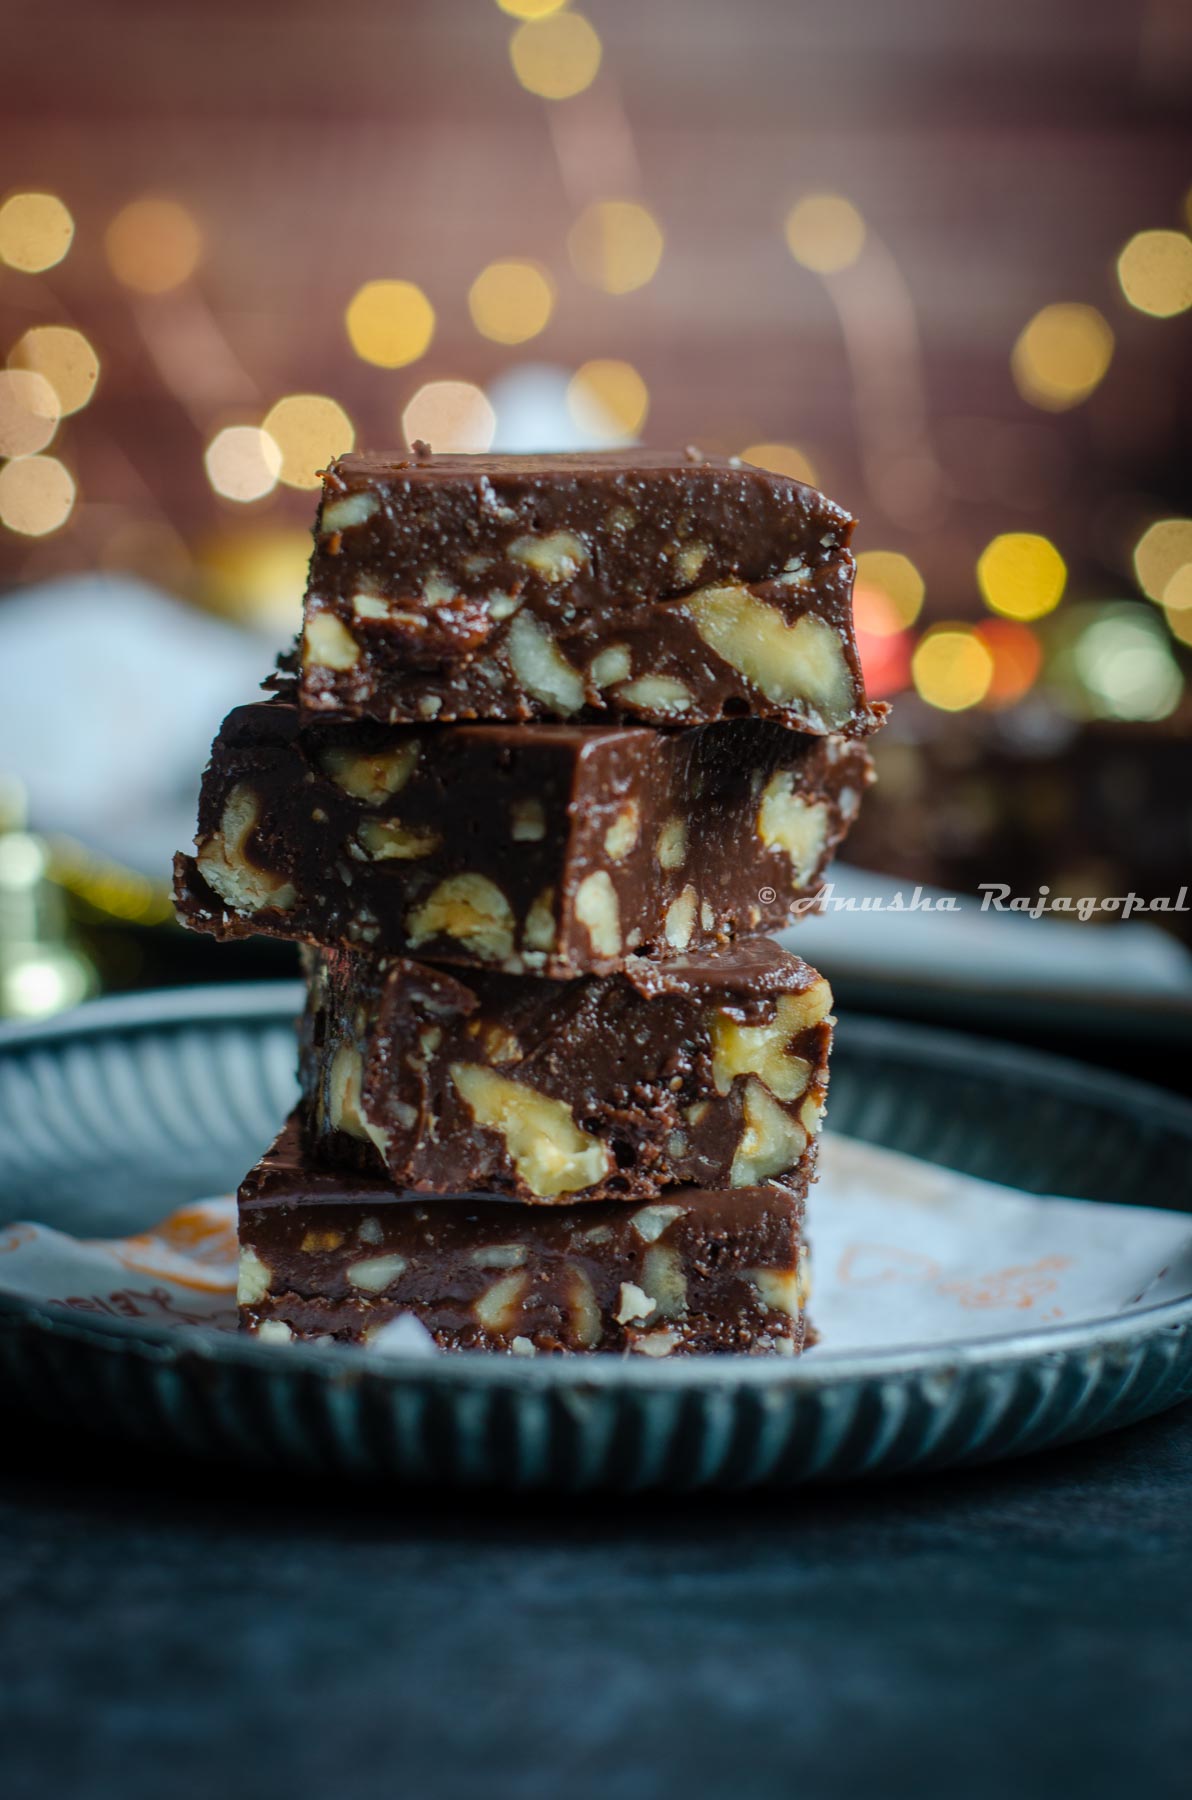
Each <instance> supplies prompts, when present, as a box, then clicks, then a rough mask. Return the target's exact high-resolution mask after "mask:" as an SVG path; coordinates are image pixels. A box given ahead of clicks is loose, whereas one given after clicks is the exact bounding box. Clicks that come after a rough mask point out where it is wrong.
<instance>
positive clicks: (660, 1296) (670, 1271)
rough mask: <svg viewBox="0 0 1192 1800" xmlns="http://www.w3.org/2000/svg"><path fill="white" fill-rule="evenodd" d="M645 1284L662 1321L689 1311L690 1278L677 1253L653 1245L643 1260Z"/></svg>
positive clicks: (675, 1317) (668, 1247)
mask: <svg viewBox="0 0 1192 1800" xmlns="http://www.w3.org/2000/svg"><path fill="white" fill-rule="evenodd" d="M642 1284H643V1286H644V1287H645V1290H646V1292H647V1294H649V1295H650V1296H651V1298H652V1299H653V1300H655V1301H656V1303H657V1306H658V1317H659V1318H660V1319H677V1318H678V1317H679V1315H680V1314H681V1313H684V1312H686V1310H687V1277H686V1276H685V1275H684V1273H683V1264H682V1261H681V1259H680V1257H679V1252H678V1251H677V1250H673V1249H671V1247H670V1245H669V1244H652V1245H651V1247H650V1248H649V1249H648V1250H647V1251H646V1254H645V1255H644V1256H643V1257H642Z"/></svg>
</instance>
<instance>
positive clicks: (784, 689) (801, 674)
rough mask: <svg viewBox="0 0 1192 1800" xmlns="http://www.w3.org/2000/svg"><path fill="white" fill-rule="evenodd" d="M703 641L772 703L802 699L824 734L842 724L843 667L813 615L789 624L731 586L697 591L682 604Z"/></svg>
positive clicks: (845, 711)
mask: <svg viewBox="0 0 1192 1800" xmlns="http://www.w3.org/2000/svg"><path fill="white" fill-rule="evenodd" d="M686 605H687V607H688V609H689V610H690V612H691V615H692V617H693V618H694V620H695V627H696V630H697V631H698V632H699V634H700V636H701V637H702V638H703V640H704V642H705V643H706V644H707V645H708V646H709V647H710V648H711V649H713V650H715V652H716V654H717V656H719V657H721V658H722V659H723V660H724V661H725V662H726V663H728V665H729V667H730V668H732V669H736V670H737V671H738V672H739V673H740V674H742V675H743V676H744V677H745V679H746V680H747V681H749V682H750V683H752V685H753V686H754V687H756V688H758V689H759V690H760V692H761V693H763V694H764V695H765V696H766V698H767V699H768V700H772V701H774V702H775V703H776V704H777V705H789V704H790V703H791V702H793V701H800V700H802V701H805V702H807V703H808V705H809V708H812V709H814V714H815V718H816V720H817V722H818V723H820V724H821V725H822V726H823V727H824V729H826V730H837V729H839V727H840V726H842V725H844V724H847V722H848V718H849V713H850V710H851V705H852V697H851V692H850V683H849V673H848V666H847V664H846V663H845V660H844V652H843V651H842V649H841V647H840V640H839V638H838V636H837V634H836V632H835V631H834V630H833V629H832V627H831V626H830V625H829V624H828V623H827V622H826V621H825V620H823V619H820V618H817V617H816V616H815V614H814V613H804V614H803V615H802V617H801V618H798V619H796V620H795V622H794V624H793V625H792V624H788V622H787V620H786V619H785V618H784V617H783V615H782V614H781V613H780V612H779V611H778V609H777V608H776V607H773V606H767V605H766V604H765V603H764V601H761V600H758V599H757V598H756V597H755V596H754V595H753V594H751V593H750V592H749V590H748V588H745V587H740V586H736V585H729V586H727V587H707V588H701V589H700V590H699V592H698V593H695V594H693V595H692V596H691V598H690V599H689V600H688V601H687V602H686Z"/></svg>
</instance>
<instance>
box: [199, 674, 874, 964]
mask: <svg viewBox="0 0 1192 1800" xmlns="http://www.w3.org/2000/svg"><path fill="white" fill-rule="evenodd" d="M870 779H871V764H870V760H869V756H868V754H867V752H866V751H865V749H864V748H863V746H862V745H860V744H858V743H856V742H852V741H850V740H848V739H846V738H842V737H829V738H815V737H809V736H808V735H806V734H805V733H800V732H792V731H786V730H784V729H783V728H782V727H781V726H778V725H774V724H772V723H770V722H768V721H765V720H752V719H739V720H733V721H722V722H721V723H719V724H716V725H707V726H699V727H695V728H693V729H691V730H687V731H669V732H661V731H657V730H653V729H650V728H647V727H640V726H638V727H631V726H626V727H617V726H609V725H604V726H598V725H597V726H579V725H558V724H555V725H548V724H538V725H518V724H485V725H454V726H451V725H443V726H424V727H422V728H421V729H418V728H413V727H408V726H407V727H402V726H385V725H379V724H376V723H374V722H372V721H362V722H360V723H357V724H346V725H345V724H341V723H334V724H332V723H328V722H325V721H324V722H314V723H311V724H308V725H306V726H305V727H302V726H300V723H299V716H298V711H297V709H296V707H295V706H293V705H292V704H290V703H287V702H282V701H278V700H274V701H270V702H267V703H258V704H256V705H252V706H242V707H238V708H237V709H236V711H235V712H233V713H232V714H231V715H230V716H229V717H228V719H227V720H226V721H225V722H224V725H223V728H222V730H221V732H220V735H219V737H218V738H217V740H216V743H215V746H214V749H213V752H212V760H211V764H210V766H209V768H208V770H207V773H206V775H205V777H204V781H203V788H202V794H201V798H200V802H199V828H198V835H197V843H198V857H197V860H196V859H195V858H192V857H179V859H178V874H177V894H178V902H179V910H180V913H181V916H182V918H183V920H184V922H185V923H186V924H188V925H192V926H195V927H196V928H198V929H200V930H204V931H210V932H212V933H214V934H215V935H216V936H218V937H239V936H244V935H246V934H249V933H253V932H267V933H269V934H272V935H275V936H280V937H286V938H299V939H304V940H306V941H307V942H310V943H316V944H340V945H352V944H356V945H360V946H367V947H368V948H369V949H371V950H373V951H374V952H375V953H377V954H389V955H392V954H406V953H414V954H416V955H418V956H419V957H426V958H431V959H433V960H435V961H442V962H461V963H468V964H476V963H488V964H492V965H495V966H498V967H501V968H505V969H511V970H538V971H541V972H545V973H547V974H549V975H552V976H560V977H563V976H569V975H575V974H580V973H584V972H587V971H590V970H593V969H601V968H607V967H609V966H611V965H612V964H615V963H616V962H617V961H618V960H619V959H620V958H621V957H622V956H623V955H624V954H626V953H629V952H641V953H642V954H645V955H654V954H657V955H668V956H669V955H673V954H674V953H675V952H677V951H690V950H698V949H702V948H705V947H709V946H712V945H715V944H723V943H727V942H731V941H733V940H734V939H735V938H737V937H739V936H742V935H744V934H746V933H750V932H757V931H758V930H767V929H769V930H777V929H779V928H781V927H782V926H783V925H785V924H786V923H787V922H788V920H789V919H790V918H791V916H792V912H793V910H794V908H795V907H796V905H797V904H798V903H799V902H806V901H807V900H808V899H809V897H810V896H812V895H814V894H815V893H816V891H817V889H818V888H819V885H820V882H821V878H822V876H823V874H824V871H825V870H826V868H827V865H828V863H829V861H830V859H831V857H832V855H833V853H834V851H835V850H836V847H837V845H838V844H839V842H840V840H841V838H842V837H843V836H844V835H845V833H846V832H847V830H848V828H849V825H850V823H851V822H852V819H853V818H854V817H855V816H856V812H857V810H858V808H859V805H860V799H861V795H862V792H863V791H864V789H865V787H866V785H867V784H868V782H869V780H870Z"/></svg>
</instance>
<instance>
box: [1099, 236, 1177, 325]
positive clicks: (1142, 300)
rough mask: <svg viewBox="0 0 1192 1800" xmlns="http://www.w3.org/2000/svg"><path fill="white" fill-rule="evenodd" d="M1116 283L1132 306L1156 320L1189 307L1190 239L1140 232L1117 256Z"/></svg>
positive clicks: (1168, 317)
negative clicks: (1119, 284) (1118, 282)
mask: <svg viewBox="0 0 1192 1800" xmlns="http://www.w3.org/2000/svg"><path fill="white" fill-rule="evenodd" d="M1117 272H1118V280H1119V281H1120V282H1121V284H1122V292H1123V294H1125V296H1126V298H1127V300H1128V301H1129V302H1130V304H1131V306H1136V307H1137V308H1138V310H1139V312H1144V313H1150V315H1151V316H1152V318H1155V319H1170V318H1174V316H1175V314H1176V313H1182V312H1187V310H1188V308H1189V307H1190V306H1192V238H1190V237H1187V236H1185V234H1184V233H1183V232H1182V231H1140V232H1138V233H1137V234H1136V235H1135V236H1134V237H1132V238H1131V239H1130V242H1129V243H1128V244H1127V245H1126V248H1125V249H1124V250H1123V251H1122V253H1121V255H1120V256H1119V257H1118V263H1117Z"/></svg>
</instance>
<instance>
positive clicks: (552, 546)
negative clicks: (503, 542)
mask: <svg viewBox="0 0 1192 1800" xmlns="http://www.w3.org/2000/svg"><path fill="white" fill-rule="evenodd" d="M509 557H510V560H511V561H512V562H519V563H524V564H525V566H526V568H527V569H533V571H534V573H535V575H541V577H542V579H543V580H544V581H570V580H571V578H572V576H573V575H578V574H579V572H580V570H581V569H584V568H586V567H587V566H588V563H589V561H590V558H589V556H588V552H587V548H586V546H585V545H584V544H582V543H581V542H580V540H579V539H578V538H577V537H576V535H575V533H574V532H572V531H552V532H549V533H548V534H547V536H545V537H533V536H529V537H520V538H515V539H514V541H513V543H512V544H510V546H509Z"/></svg>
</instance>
